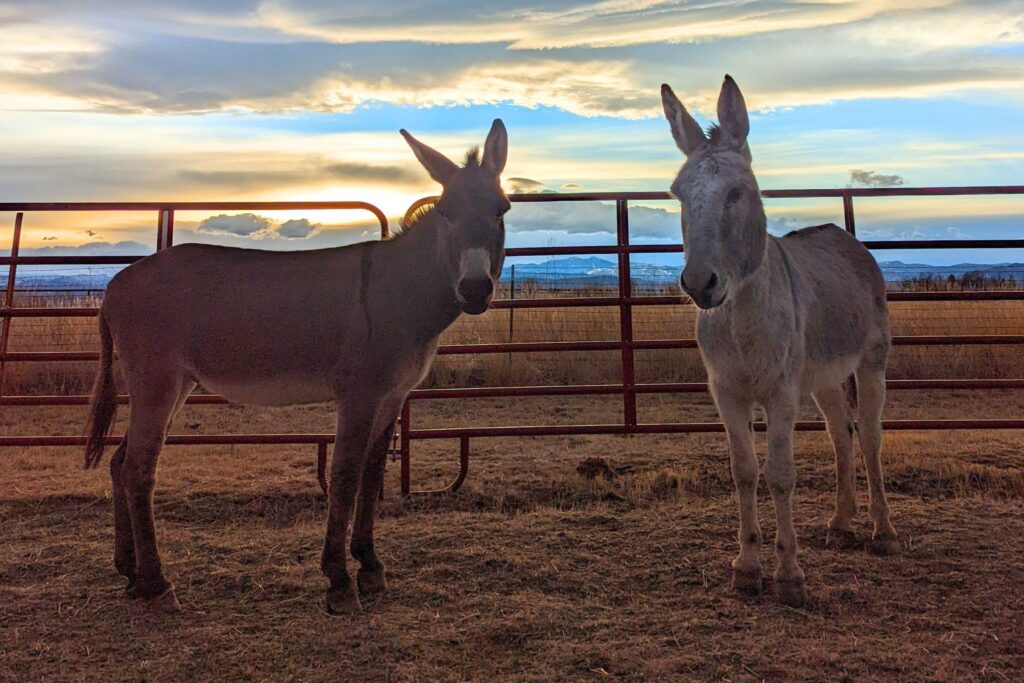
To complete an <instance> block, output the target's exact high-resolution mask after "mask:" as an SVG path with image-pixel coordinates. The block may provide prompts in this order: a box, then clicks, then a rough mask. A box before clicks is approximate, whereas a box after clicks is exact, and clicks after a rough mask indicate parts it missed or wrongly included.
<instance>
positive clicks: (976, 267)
mask: <svg viewBox="0 0 1024 683" xmlns="http://www.w3.org/2000/svg"><path fill="white" fill-rule="evenodd" d="M634 258H635V257H634ZM878 265H879V267H880V268H881V269H882V274H883V275H884V276H885V279H886V280H890V281H900V280H911V279H914V278H919V277H929V276H934V277H942V278H946V277H949V276H950V275H953V276H955V277H957V278H962V277H963V276H964V274H965V273H978V274H980V275H981V276H982V277H985V278H990V279H992V278H995V279H998V278H1009V277H1013V278H1014V279H1015V280H1018V281H1024V263H958V264H956V265H952V266H931V265H928V264H925V263H903V262H902V261H882V262H880V263H879V264H878ZM681 272H682V266H671V265H660V264H655V263H642V262H641V263H637V262H635V261H634V262H631V263H630V274H631V275H632V276H633V281H634V282H641V283H648V284H665V283H670V282H675V281H677V280H679V275H680V273H681ZM618 273H619V267H618V264H617V263H616V262H615V261H610V260H608V259H603V258H599V257H596V256H590V257H585V258H584V257H576V256H574V257H570V258H562V259H551V260H549V261H542V262H540V263H517V264H515V275H516V280H517V281H524V280H532V281H537V282H552V283H559V282H562V283H565V282H566V281H569V280H572V281H573V282H577V281H580V280H585V281H586V283H587V284H595V285H597V284H615V283H616V282H618ZM511 276H512V266H510V265H506V266H505V267H504V269H503V270H502V279H503V280H509V279H510V278H511Z"/></svg>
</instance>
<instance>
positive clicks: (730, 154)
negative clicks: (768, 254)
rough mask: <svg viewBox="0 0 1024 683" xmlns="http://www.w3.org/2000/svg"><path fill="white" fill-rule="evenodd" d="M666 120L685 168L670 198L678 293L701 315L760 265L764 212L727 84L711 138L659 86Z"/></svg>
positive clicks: (739, 103) (736, 98)
mask: <svg viewBox="0 0 1024 683" xmlns="http://www.w3.org/2000/svg"><path fill="white" fill-rule="evenodd" d="M661 96H662V102H663V104H664V106H665V117H666V118H667V119H668V121H669V124H670V126H671V128H672V135H673V137H674V138H675V141H676V144H677V145H678V146H679V149H680V150H682V152H683V153H684V154H685V155H686V163H685V164H683V167H682V169H681V170H680V171H679V174H678V175H677V176H676V179H675V181H674V182H673V183H672V187H671V192H672V194H673V195H674V196H675V197H676V198H678V199H679V201H680V202H681V204H682V214H681V215H682V229H683V244H684V245H685V248H686V267H685V268H684V269H683V276H682V279H681V281H680V285H681V286H682V288H683V291H685V292H686V293H687V294H689V296H690V298H692V299H693V301H694V303H696V304H697V305H698V306H700V307H701V308H714V307H715V306H718V305H720V304H722V303H723V302H724V301H725V300H726V299H727V298H728V296H729V294H730V292H731V291H732V290H733V289H735V287H736V286H737V285H738V283H739V282H740V281H741V280H743V279H744V278H745V277H747V276H748V275H750V274H751V273H753V272H754V271H755V270H757V268H758V267H759V266H760V265H761V263H762V261H763V260H764V252H765V248H766V245H767V235H766V233H765V229H764V209H763V207H762V205H761V195H760V190H759V189H758V186H757V180H756V179H755V178H754V172H753V171H752V170H751V167H750V149H749V148H748V147H747V133H748V131H749V128H750V125H749V121H748V118H747V109H746V105H745V104H744V102H743V95H742V94H741V93H740V90H739V88H738V87H737V86H736V83H735V82H734V81H733V80H732V78H730V77H729V76H726V77H725V83H724V84H723V85H722V92H721V94H720V95H719V99H718V118H719V121H720V125H719V127H717V128H714V129H713V130H712V131H711V135H710V137H708V136H707V135H705V134H704V131H703V130H702V129H701V127H700V126H699V125H698V124H697V122H696V121H694V119H693V117H692V116H690V114H689V112H687V111H686V109H685V108H684V107H683V105H682V104H681V103H680V102H679V99H678V98H677V97H676V96H675V93H673V92H672V89H671V88H670V87H669V86H667V85H663V86H662V89H661Z"/></svg>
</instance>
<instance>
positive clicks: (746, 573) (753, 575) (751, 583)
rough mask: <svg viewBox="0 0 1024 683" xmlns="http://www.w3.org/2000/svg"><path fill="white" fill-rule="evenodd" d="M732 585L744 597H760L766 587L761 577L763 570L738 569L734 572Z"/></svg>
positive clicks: (734, 569)
mask: <svg viewBox="0 0 1024 683" xmlns="http://www.w3.org/2000/svg"><path fill="white" fill-rule="evenodd" d="M732 585H733V588H735V589H736V590H737V591H739V592H740V593H743V594H744V595H760V594H761V589H762V588H763V587H764V580H763V579H762V577H761V570H760V568H758V569H736V568H735V567H733V570H732Z"/></svg>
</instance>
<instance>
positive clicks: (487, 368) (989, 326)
mask: <svg viewBox="0 0 1024 683" xmlns="http://www.w3.org/2000/svg"><path fill="white" fill-rule="evenodd" d="M528 294H530V295H531V296H538V295H542V294H543V293H538V292H533V293H528ZM579 294H583V295H609V294H611V292H610V291H603V290H602V291H585V292H579ZM29 303H31V305H51V306H60V305H79V306H81V305H98V300H95V299H94V300H81V299H79V300H75V301H74V302H68V301H62V300H60V299H53V298H42V299H40V300H38V301H35V302H26V303H24V304H22V305H29ZM890 311H891V321H892V322H891V326H892V333H893V334H894V335H944V334H947V335H957V334H1024V302H1020V301H977V302H955V301H945V302H928V303H918V302H894V303H891V304H890ZM510 315H511V316H514V321H513V327H514V329H513V332H512V334H511V335H510V332H509V317H510ZM694 315H695V309H694V308H693V307H692V306H637V307H635V308H634V310H633V330H634V332H633V334H634V337H635V338H636V339H668V338H680V337H692V336H693V327H694ZM618 338H619V313H618V309H617V308H615V307H593V308H570V309H520V310H516V311H514V312H512V311H509V310H492V311H490V312H488V313H486V314H485V315H483V316H479V317H472V316H463V317H462V318H460V319H459V320H458V321H457V322H456V324H455V325H454V326H452V328H451V329H450V330H449V331H448V332H447V333H446V334H445V337H444V341H446V342H456V343H474V342H479V343H491V342H506V341H509V340H510V339H511V340H513V341H551V340H558V341H579V340H590V341H593V340H616V339H618ZM97 345H98V341H97V337H96V331H95V322H94V321H93V320H91V319H88V318H35V319H29V318H19V319H15V320H14V324H13V326H12V332H11V342H10V348H11V350H12V351H19V350H21V351H26V350H37V351H94V350H95V349H96V348H97ZM635 363H636V370H637V379H638V381H641V382H691V381H702V380H703V379H704V377H705V374H704V368H703V365H702V364H701V361H700V356H699V354H698V352H697V351H696V350H692V349H689V350H688V349H678V350H658V351H638V352H637V353H636V358H635ZM93 372H94V370H93V364H92V363H59V364H43V363H14V364H11V365H10V367H9V369H8V371H7V377H6V381H5V383H4V391H5V393H13V394H51V393H79V394H80V393H87V392H88V390H89V387H90V386H91V384H92V378H93ZM620 374H621V364H620V355H619V353H618V352H617V351H607V352H596V353H595V352H557V353H526V354H514V355H508V354H480V355H475V356H442V357H439V358H438V359H437V361H436V362H435V364H434V367H433V369H432V371H431V373H430V375H429V376H428V378H427V381H426V384H427V385H429V386H466V385H471V386H478V385H491V386H494V385H529V384H572V383H583V384H585V383H595V382H597V383H600V382H608V381H614V379H617V378H618V377H619V376H620ZM889 377H891V378H893V379H901V378H922V379H924V378H972V377H975V378H998V377H1024V354H1021V353H1020V352H1019V347H1014V346H943V347H922V346H914V347H907V346H903V347H897V348H895V349H894V350H893V353H892V356H891V360H890V367H889Z"/></svg>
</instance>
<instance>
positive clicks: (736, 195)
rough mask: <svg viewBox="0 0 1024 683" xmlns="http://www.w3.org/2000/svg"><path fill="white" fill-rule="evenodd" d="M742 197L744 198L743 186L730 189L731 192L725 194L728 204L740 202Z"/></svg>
mask: <svg viewBox="0 0 1024 683" xmlns="http://www.w3.org/2000/svg"><path fill="white" fill-rule="evenodd" d="M742 198H743V188H741V187H734V188H732V189H731V190H729V194H727V195H726V196H725V203H726V204H735V203H736V202H738V201H739V200H741V199H742Z"/></svg>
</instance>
